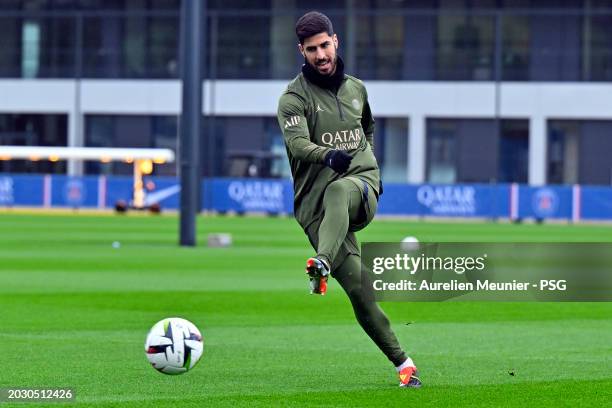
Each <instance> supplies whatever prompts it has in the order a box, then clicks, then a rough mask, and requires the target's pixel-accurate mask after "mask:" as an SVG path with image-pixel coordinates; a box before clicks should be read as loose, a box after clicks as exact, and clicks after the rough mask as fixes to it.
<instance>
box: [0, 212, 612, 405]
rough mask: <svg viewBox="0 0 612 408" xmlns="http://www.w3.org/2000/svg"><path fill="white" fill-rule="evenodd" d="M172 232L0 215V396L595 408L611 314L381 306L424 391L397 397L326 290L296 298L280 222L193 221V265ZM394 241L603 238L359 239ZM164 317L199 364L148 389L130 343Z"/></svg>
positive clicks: (480, 229) (335, 290)
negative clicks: (192, 328) (176, 325)
mask: <svg viewBox="0 0 612 408" xmlns="http://www.w3.org/2000/svg"><path fill="white" fill-rule="evenodd" d="M177 226H178V220H177V218H176V216H172V215H165V216H157V217H156V216H138V215H137V216H111V215H44V214H10V213H2V214H0V321H1V323H2V324H1V326H0V344H1V345H2V353H1V357H0V361H2V367H1V368H0V387H60V386H62V387H63V386H69V387H74V388H75V389H76V395H77V401H76V404H75V403H72V404H70V405H71V406H91V407H103V406H109V407H110V406H116V407H123V406H134V407H163V406H168V407H170V406H172V407H202V406H262V407H263V406H266V407H267V406H351V407H362V406H387V407H393V406H400V405H403V406H408V405H410V406H414V407H429V406H431V407H445V406H452V407H457V406H470V407H474V406H476V407H489V406H538V407H541V406H555V407H559V406H572V407H576V406H580V407H582V406H594V407H601V406H606V405H607V406H609V405H610V401H612V370H611V367H612V303H484V302H471V303H468V302H464V303H450V302H445V303H384V304H383V305H382V307H383V308H384V309H385V311H386V312H387V313H388V315H389V317H390V319H391V321H392V322H393V324H394V329H395V330H396V333H397V334H398V336H399V338H400V340H401V343H402V344H403V345H404V347H405V348H406V349H407V350H408V351H409V353H410V355H411V356H412V357H413V359H414V360H415V362H417V365H418V366H419V369H420V371H421V373H422V379H423V381H424V383H425V385H424V387H423V388H421V389H419V390H410V389H399V388H398V387H397V380H396V375H395V372H394V370H393V368H392V367H391V365H390V364H389V363H388V361H387V360H386V359H385V357H384V356H383V355H382V354H381V353H380V352H379V351H378V350H377V349H376V347H375V346H374V345H373V343H371V341H370V340H369V339H368V338H367V336H366V335H365V334H364V333H363V332H362V331H361V329H360V328H359V326H358V325H357V323H356V322H355V320H354V317H353V314H352V310H351V308H350V305H349V303H348V299H347V298H346V296H345V295H344V293H343V292H342V290H341V288H340V287H339V285H338V284H337V283H336V282H332V283H331V285H330V289H329V294H328V296H325V297H316V296H310V295H308V291H307V282H306V279H305V276H304V274H303V267H304V262H305V259H306V258H307V257H308V256H311V255H312V250H311V249H310V247H309V245H308V243H307V240H306V237H305V236H304V235H303V233H302V231H301V230H300V229H299V227H298V225H297V224H296V223H295V221H294V220H292V219H287V218H231V217H229V218H228V217H202V218H200V219H199V223H198V242H199V246H198V247H196V248H180V247H178V246H177V235H178V231H177V230H178V227H177ZM212 232H229V233H231V234H232V235H233V238H234V245H233V247H232V248H226V249H209V248H206V247H205V242H206V237H207V234H209V233H212ZM407 235H413V236H416V237H418V238H419V239H420V240H426V241H471V242H492V241H507V242H551V241H554V242H585V241H587V242H612V228H610V227H609V226H567V225H511V224H485V223H473V224H463V223H431V222H430V223H425V222H407V221H398V220H376V221H375V222H374V223H373V224H372V225H371V226H370V227H368V228H367V229H366V230H365V231H363V232H362V233H360V234H359V238H360V240H362V241H391V242H396V241H399V240H400V239H401V238H403V237H405V236H407ZM114 241H119V242H120V243H121V247H120V248H113V247H112V243H113V242H114ZM516 256H517V257H519V256H520V254H516ZM169 316H181V317H184V318H187V319H189V320H191V321H193V322H194V323H195V324H196V325H197V326H198V327H199V328H200V329H201V330H202V332H203V335H204V340H205V352H204V357H203V359H202V360H201V361H200V363H199V365H198V366H197V367H196V368H195V369H194V370H193V371H191V372H189V373H187V374H185V375H182V376H165V375H162V374H159V373H157V372H156V371H155V370H153V369H152V368H151V367H150V365H149V364H148V362H147V360H146V358H145V355H144V346H143V344H144V338H145V335H146V333H147V331H148V330H149V328H150V327H151V326H152V325H153V324H154V323H155V322H157V321H158V320H160V319H162V318H164V317H169ZM408 322H411V324H409V325H407V324H406V323H408ZM509 371H513V372H514V374H515V375H514V376H511V375H509ZM9 405H10V404H6V406H9ZM0 406H4V404H2V403H0ZM16 406H24V405H23V404H20V405H16Z"/></svg>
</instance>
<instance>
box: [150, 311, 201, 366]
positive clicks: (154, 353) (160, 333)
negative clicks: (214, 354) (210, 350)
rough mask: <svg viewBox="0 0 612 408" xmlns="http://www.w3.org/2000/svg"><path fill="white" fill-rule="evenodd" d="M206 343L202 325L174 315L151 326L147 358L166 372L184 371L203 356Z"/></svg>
mask: <svg viewBox="0 0 612 408" xmlns="http://www.w3.org/2000/svg"><path fill="white" fill-rule="evenodd" d="M203 352H204V342H203V340H202V334H201V333H200V331H199V330H198V328H197V327H196V326H195V325H194V324H193V323H191V322H190V321H188V320H185V319H181V318H179V317H170V318H167V319H164V320H161V321H159V322H157V323H155V325H154V326H153V327H152V328H151V330H150V331H149V334H147V339H146V341H145V353H146V354H147V359H148V360H149V362H150V363H151V365H152V366H153V368H155V369H156V370H157V371H160V372H162V373H164V374H183V373H186V372H187V371H189V370H191V369H192V368H193V367H195V365H196V364H197V363H198V361H199V360H200V357H202V353H203Z"/></svg>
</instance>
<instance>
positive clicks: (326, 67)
mask: <svg viewBox="0 0 612 408" xmlns="http://www.w3.org/2000/svg"><path fill="white" fill-rule="evenodd" d="M298 48H299V49H300V52H301V53H302V55H303V56H304V58H306V62H307V63H308V64H310V65H311V66H312V67H313V68H314V69H316V70H317V71H318V72H319V74H321V75H332V74H333V73H334V72H336V50H337V49H338V37H337V36H336V34H333V35H329V34H327V33H319V34H316V35H313V36H312V37H308V38H306V39H305V40H304V44H303V45H302V44H298Z"/></svg>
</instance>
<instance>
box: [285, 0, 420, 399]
mask: <svg viewBox="0 0 612 408" xmlns="http://www.w3.org/2000/svg"><path fill="white" fill-rule="evenodd" d="M295 32H296V34H297V37H298V40H299V44H298V48H299V50H300V53H301V54H302V55H303V56H304V59H305V63H304V65H303V66H302V72H301V73H300V74H299V75H298V76H297V77H296V78H295V79H294V80H293V81H291V83H290V84H289V86H288V87H287V90H286V91H285V92H284V93H283V95H282V96H281V98H280V101H279V106H278V123H279V125H280V127H281V129H282V131H283V135H284V138H285V145H286V147H287V155H288V156H289V163H290V164H291V173H292V175H293V184H294V193H295V200H294V206H295V208H294V210H295V218H296V219H297V221H298V222H299V224H300V225H301V226H302V228H303V229H304V232H305V233H306V235H307V236H308V239H309V240H310V243H311V244H312V246H313V248H314V249H315V251H316V252H317V254H316V256H314V257H312V258H309V259H308V260H307V261H306V272H307V274H308V275H309V278H310V290H311V293H316V294H321V295H324V294H325V292H326V290H327V279H328V277H329V275H330V274H331V276H333V277H334V278H335V279H336V280H337V281H338V282H339V283H340V285H341V286H342V288H343V289H344V291H345V292H346V294H347V295H348V297H349V299H350V300H351V304H352V305H353V309H354V311H355V316H356V317H357V321H358V322H359V324H360V325H361V327H362V328H363V330H365V332H366V333H367V334H368V336H370V338H371V339H372V340H373V341H374V343H376V345H377V346H378V347H379V348H380V350H381V351H382V352H383V353H384V354H385V355H386V356H387V358H388V359H389V360H390V361H391V362H392V363H393V364H394V365H395V367H396V370H397V372H398V374H399V377H400V386H401V387H420V386H421V381H420V380H419V378H418V374H417V369H416V367H415V365H414V363H413V362H412V359H411V358H410V357H407V356H406V354H405V353H404V351H403V350H402V348H401V346H400V345H399V342H398V341H397V337H396V336H395V334H394V333H393V330H391V326H390V324H389V319H387V316H386V315H385V314H384V312H383V311H382V310H381V309H380V308H379V307H378V305H377V304H376V302H375V301H374V300H373V299H374V297H373V296H366V294H365V293H364V290H366V288H365V287H363V288H362V285H361V254H360V250H359V245H358V243H357V239H356V237H355V231H359V230H361V229H363V228H365V226H366V225H368V224H369V223H370V221H372V219H373V218H374V214H375V213H376V209H377V206H378V196H379V195H380V194H381V193H382V185H381V184H380V171H379V169H378V163H377V162H376V158H375V157H374V153H373V151H374V119H373V118H372V113H371V112H370V106H369V104H368V96H367V93H366V89H365V87H364V85H363V83H362V82H361V81H360V80H358V79H356V78H354V77H352V76H350V75H346V74H345V73H344V63H343V62H342V59H341V58H340V57H339V56H338V54H337V50H338V37H337V35H336V34H334V30H333V27H332V23H331V21H330V20H329V18H327V16H325V15H324V14H321V13H319V12H314V11H313V12H310V13H307V14H305V15H303V16H302V17H301V18H300V19H299V20H298V22H297V24H296V27H295ZM369 290H372V289H371V288H369Z"/></svg>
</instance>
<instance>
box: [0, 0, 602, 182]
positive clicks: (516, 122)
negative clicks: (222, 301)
mask: <svg viewBox="0 0 612 408" xmlns="http://www.w3.org/2000/svg"><path fill="white" fill-rule="evenodd" d="M207 4H208V11H207V16H206V26H207V30H206V32H207V35H206V37H207V38H206V44H207V47H206V49H205V50H203V51H204V55H203V58H204V59H205V64H204V65H205V72H204V75H205V78H206V79H205V83H204V84H203V92H204V112H203V114H204V115H205V120H204V125H203V129H202V142H201V148H202V174H203V175H204V176H208V175H214V176H222V175H227V174H228V171H230V170H229V167H228V165H227V160H226V159H227V158H228V157H230V156H231V155H232V154H235V153H236V152H238V151H239V152H244V151H253V152H262V151H264V152H271V153H279V154H280V155H281V156H282V154H283V152H284V146H283V142H282V135H281V132H280V129H279V128H278V125H277V123H276V118H275V115H276V104H277V100H278V96H279V95H280V94H281V92H282V90H283V89H284V87H285V86H286V84H287V82H288V81H289V80H290V79H291V78H293V77H294V76H295V75H296V73H297V72H298V71H299V68H300V65H301V64H302V62H303V61H302V58H301V56H300V55H299V53H298V52H297V47H296V42H297V41H296V39H295V36H294V34H293V32H294V24H295V21H296V20H297V18H298V17H299V16H300V15H301V14H303V13H304V12H306V11H308V10H311V9H317V10H320V11H323V12H325V13H327V14H328V15H330V17H331V18H332V20H333V22H334V26H335V29H336V32H337V33H338V35H339V38H340V54H341V55H342V56H343V58H344V60H345V63H346V71H347V73H351V74H354V75H355V76H357V77H359V78H361V79H363V80H365V81H366V84H367V86H368V91H369V96H370V101H371V105H372V108H373V112H374V115H375V117H376V120H377V132H376V138H377V143H376V150H377V151H376V156H377V157H378V158H379V162H380V165H381V168H382V174H383V179H384V180H385V181H386V182H411V183H420V182H432V183H461V182H470V183H473V182H477V183H505V182H518V183H530V184H533V185H540V184H544V183H555V184H574V183H580V184H599V185H610V184H612V159H610V157H611V153H612V30H610V27H611V26H612V0H557V1H552V0H538V1H535V0H482V1H481V0H478V1H475V0H438V1H433V0H432V1H424V0H421V1H418V0H417V1H414V0H410V1H408V0H404V1H402V0H336V1H333V0H326V1H322V0H311V1H309V2H308V7H309V8H308V9H304V8H303V5H304V3H303V2H298V1H296V0H288V1H285V0H253V1H247V0H223V1H221V0H208V2H207ZM179 15H180V0H106V1H102V0H3V1H2V8H1V9H0V143H1V144H15V145H47V146H55V145H57V146H118V147H128V146H129V147H170V148H173V149H177V148H178V146H177V127H178V123H177V117H178V116H177V115H178V114H179V112H180V102H181V99H180V81H179V79H178V77H179V72H180V69H179V67H180V55H179V47H178V44H179V31H180V30H179ZM0 171H3V172H51V173H69V174H82V173H85V174H98V173H103V174H124V173H129V172H130V171H131V170H130V167H129V166H127V165H122V164H111V163H87V164H86V165H83V164H82V163H78V162H70V163H61V162H57V163H48V162H43V161H38V162H25V161H24V162H20V161H0ZM156 171H157V174H159V175H161V174H167V175H172V174H174V172H175V169H174V166H167V167H164V166H161V167H160V168H158V169H157V170H156ZM288 171H289V170H288V166H287V164H286V163H285V161H284V160H278V161H277V162H275V163H273V165H272V166H271V174H272V175H273V176H288Z"/></svg>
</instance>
